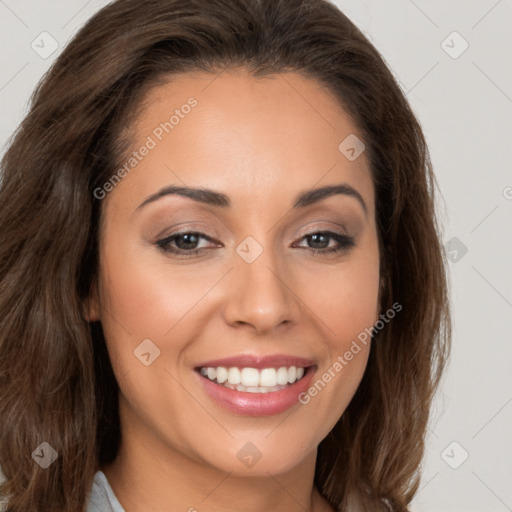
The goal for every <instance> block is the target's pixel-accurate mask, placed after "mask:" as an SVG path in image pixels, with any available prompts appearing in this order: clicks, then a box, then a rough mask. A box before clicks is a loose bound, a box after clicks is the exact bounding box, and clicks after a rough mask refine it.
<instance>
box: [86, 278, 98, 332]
mask: <svg viewBox="0 0 512 512" xmlns="http://www.w3.org/2000/svg"><path fill="white" fill-rule="evenodd" d="M83 311H84V313H83V315H84V318H85V319H86V320H87V321H88V322H96V321H98V320H100V301H99V294H98V287H97V286H96V283H93V285H92V286H91V291H90V293H89V297H87V298H86V299H85V300H84V302H83Z"/></svg>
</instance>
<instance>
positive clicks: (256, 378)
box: [240, 368, 260, 387]
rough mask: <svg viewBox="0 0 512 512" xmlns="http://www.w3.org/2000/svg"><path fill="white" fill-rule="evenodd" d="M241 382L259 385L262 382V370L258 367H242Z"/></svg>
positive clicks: (247, 384) (249, 385) (248, 384)
mask: <svg viewBox="0 0 512 512" xmlns="http://www.w3.org/2000/svg"><path fill="white" fill-rule="evenodd" d="M240 382H241V384H242V386H247V387H251V386H257V385H258V384H259V383H260V372H259V371H258V370H256V368H242V372H241V374H240Z"/></svg>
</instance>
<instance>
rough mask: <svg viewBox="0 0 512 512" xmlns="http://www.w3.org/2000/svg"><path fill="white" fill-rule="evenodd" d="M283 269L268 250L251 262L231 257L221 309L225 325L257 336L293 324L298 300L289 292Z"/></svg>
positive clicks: (289, 282) (297, 314)
mask: <svg viewBox="0 0 512 512" xmlns="http://www.w3.org/2000/svg"><path fill="white" fill-rule="evenodd" d="M281 263H282V262H281ZM283 266H284V265H282V264H281V265H279V264H278V262H277V258H275V257H274V256H273V255H272V252H271V251H270V250H264V251H263V253H262V254H261V255H260V256H259V257H258V258H257V259H256V260H255V261H253V262H252V263H247V262H246V261H244V260H243V259H242V258H240V257H238V256H237V255H235V268H234V269H233V271H232V272H231V279H232V281H231V283H230V285H229V287H228V291H227V294H228V295H227V298H226V301H225V307H224V317H225V321H226V323H228V324H229V325H231V326H233V327H240V326H246V327H248V328H250V329H251V330H252V331H254V332H257V333H267V332H271V331H272V330H274V329H276V328H278V327H282V326H283V325H288V326H291V325H293V324H295V323H297V321H298V319H299V318H300V299H299V297H298V296H297V295H296V294H295V292H294V291H293V282H292V278H291V273H290V272H286V271H285V270H283Z"/></svg>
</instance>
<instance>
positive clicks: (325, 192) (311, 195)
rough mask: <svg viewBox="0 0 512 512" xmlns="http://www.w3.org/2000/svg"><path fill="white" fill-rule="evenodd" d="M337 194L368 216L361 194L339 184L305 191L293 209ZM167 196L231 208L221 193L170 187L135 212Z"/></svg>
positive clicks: (348, 186) (161, 190)
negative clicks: (357, 206) (348, 198)
mask: <svg viewBox="0 0 512 512" xmlns="http://www.w3.org/2000/svg"><path fill="white" fill-rule="evenodd" d="M337 194H342V195H346V196H348V197H353V198H355V199H356V200H357V201H358V202H359V204H360V205H361V207H362V208H363V210H364V213H365V215H367V214H368V209H367V206H366V203H365V202H364V199H363V197H362V196H361V194H360V193H359V192H358V191H357V190H356V189H355V188H353V187H351V186H350V185H348V184H347V183H341V184H339V185H330V186H326V187H321V188H315V189H312V190H305V191H303V192H301V193H300V194H299V195H298V196H297V197H296V199H295V202H294V203H293V208H304V207H306V206H309V205H311V204H314V203H317V202H318V201H321V200H322V199H325V198H327V197H330V196H333V195H337ZM169 195H177V196H182V197H188V198H189V199H192V200H194V201H197V202H199V203H203V204H207V205H209V206H215V207H219V208H229V207H230V206H231V200H230V199H229V197H228V196H227V195H226V194H223V193H221V192H216V191H214V190H209V189H206V188H194V187H178V186H174V185H171V186H168V187H164V188H162V189H160V190H159V191H158V192H155V193H154V194H151V195H150V196H149V197H147V198H146V199H145V200H144V201H143V202H142V203H141V204H140V205H139V206H138V207H137V210H140V209H141V208H143V207H144V206H146V205H147V204H149V203H152V202H154V201H157V200H158V199H161V198H162V197H165V196H169Z"/></svg>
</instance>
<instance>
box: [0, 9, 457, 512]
mask: <svg viewBox="0 0 512 512" xmlns="http://www.w3.org/2000/svg"><path fill="white" fill-rule="evenodd" d="M2 173H3V175H2V183H1V189H0V200H1V205H2V215H1V218H0V233H1V235H0V236H1V245H0V280H1V289H0V327H1V328H0V352H1V354H2V357H1V358H0V404H1V405H0V408H1V409H0V417H1V420H0V421H1V429H0V432H1V433H0V466H1V467H2V470H3V473H4V475H5V481H4V483H3V485H2V487H1V489H0V494H1V495H2V496H4V497H5V502H6V509H8V510H10V511H12V512H17V511H28V510H31V511H32V510H34V511H40V510H41V511H42V510H45V511H47V510H52V511H53V510H59V511H60V510H62V511H70V512H71V511H77V510H86V509H87V510H88V511H93V510H106V511H108V510H113V511H122V510H124V511H125V512H132V511H137V510H172V511H175V510H189V511H193V510H197V511H203V510H208V511H218V510H244V511H267V510H277V509H281V510H287V511H299V510H300V511H302V510H308V511H315V512H317V511H332V510H343V511H354V510H364V511H381V510H388V511H407V510H409V509H408V504H409V503H410V501H411V500H412V498H413V496H414V494H415V492H416V490H417V488H418V483H419V476H420V474H419V467H420V462H421V460H422V456H423V451H424V435H425V431H426V428H427V421H428V417H429V409H430V404H431V400H432V398H433V394H434V391H435V389H436V387H437V385H438V383H439V379H440V376H441V373H442V370H443V367H444V365H445V362H446V359H447V356H448V352H449V340H450V316H449V304H448V299H447V279H446V275H445V260H444V255H443V252H442V248H441V244H440V236H439V233H438V224H437V220H436V213H435V209H434V204H435V186H436V183H435V178H434V175H433V172H432V169H431V164H430V161H429V157H428V151H427V148H426V145H425V140H424V137H423V135H422V131H421V128H420V126H419V124H418V122H417V120H416V119H415V117H414V115H413V113H412V111H411V109H410V107H409V105H408V103H407V101H406V99H405V98H404V95H403V94H402V93H401V91H400V89H399V87H398V86H397V84H396V82H395V80H394V79H393V77H392V74H391V73H390V71H389V70H388V69H387V67H386V65H385V63H384V62H383V60H382V58H381V57H380V56H379V54H378V52H377V51H376V50H375V48H373V46H372V45H371V44H370V43H369V42H368V40H367V39H366V38H365V37H364V36H363V35H362V33H361V32H360V31H359V30H358V29H357V28H356V27H355V26H354V25H353V24H352V23H351V22H350V21H349V20H348V19H347V18H346V17H345V16H344V15H343V14H342V13H341V12H340V11H339V10H338V9H337V8H336V7H334V6H333V5H332V4H330V3H328V2H327V1H325V0H304V1H300V2H298V1H296V0H277V1H276V0H261V1H256V0H235V1H233V0H186V1H184V0H180V1H179V2H178V1H164V0H148V1H146V2H137V1H135V0H118V1H116V2H113V3H111V4H110V5H108V6H107V7H105V8H104V9H102V10H101V11H100V12H99V13H97V14H96V15H95V16H94V17H93V18H92V19H91V20H90V21H89V22H88V23H87V24H86V25H85V26H84V27H83V28H82V29H81V30H80V32H79V33H78V34H77V36H76V37H75V38H74V39H73V40H72V41H71V42H70V43H69V45H68V46H67V48H66V49H65V50H64V51H63V53H62V54H61V55H60V57H59V58H58V60H57V61H56V63H55V64H54V66H53V67H52V69H51V70H50V72H49V73H48V75H47V76H46V77H45V78H44V80H43V81H42V83H41V84H40V85H39V87H38V88H37V90H36V92H35V94H34V98H33V103H32V108H31V110H30V112H29V114H28V115H27V117H26V119H25V120H24V121H23V123H22V125H21V126H20V128H19V130H18V132H17V133H16V136H15V138H14V140H13V142H12V144H11V146H10V148H9V149H8V151H7V153H6V155H5V157H4V159H3V163H2Z"/></svg>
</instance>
